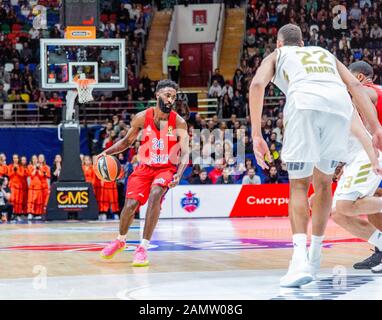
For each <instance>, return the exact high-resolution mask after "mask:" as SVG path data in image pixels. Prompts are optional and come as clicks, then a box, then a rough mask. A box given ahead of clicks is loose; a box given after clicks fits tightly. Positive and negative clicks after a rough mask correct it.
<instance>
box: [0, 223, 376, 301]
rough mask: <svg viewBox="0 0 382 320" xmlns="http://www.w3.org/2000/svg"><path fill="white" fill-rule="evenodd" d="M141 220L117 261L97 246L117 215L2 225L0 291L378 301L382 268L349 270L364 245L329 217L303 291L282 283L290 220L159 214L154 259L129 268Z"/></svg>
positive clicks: (18, 295)
mask: <svg viewBox="0 0 382 320" xmlns="http://www.w3.org/2000/svg"><path fill="white" fill-rule="evenodd" d="M143 223H144V222H143V221H135V222H134V224H133V226H132V228H131V229H130V232H129V237H128V244H129V246H128V248H127V250H126V251H125V252H122V253H121V254H119V255H117V256H116V257H115V258H114V259H113V260H102V259H101V258H100V257H99V251H100V250H101V248H102V247H103V246H104V245H105V243H107V242H108V241H110V240H112V239H114V238H115V236H116V234H117V232H118V223H117V222H114V221H113V222H75V221H72V222H62V223H29V224H27V223H26V224H7V225H0V256H1V264H2V267H1V268H0V299H47V298H48V299H88V298H90V299H323V298H325V299H353V298H361V299H382V275H381V277H380V276H379V275H375V274H372V273H371V272H369V271H368V270H366V271H356V270H353V269H352V265H353V263H354V262H358V261H360V260H362V259H364V258H365V257H367V256H369V255H370V253H371V252H370V251H369V249H370V248H371V247H370V245H369V244H367V243H365V242H360V241H359V240H358V239H355V238H354V237H352V236H351V235H350V234H348V233H347V232H345V231H344V230H343V229H341V228H340V227H338V226H337V225H336V224H335V223H333V222H332V221H331V222H330V223H329V225H328V228H327V232H326V243H325V248H324V249H323V261H322V268H323V269H322V273H321V274H320V280H319V281H317V282H315V283H312V284H310V285H308V286H306V288H303V289H280V288H279V279H280V277H281V276H283V275H284V274H285V272H286V269H287V267H288V264H289V259H290V257H291V252H292V250H291V242H290V238H291V233H290V228H289V221H288V219H286V218H245V219H239V218H237V219H226V218H218V219H176V220H160V221H159V223H158V226H157V230H156V232H155V233H154V237H153V241H152V242H151V248H150V251H149V257H150V261H151V265H150V266H149V267H146V268H132V267H131V266H130V263H131V261H132V251H133V250H134V248H135V246H136V245H137V243H138V239H139V238H140V234H141V233H142V231H143Z"/></svg>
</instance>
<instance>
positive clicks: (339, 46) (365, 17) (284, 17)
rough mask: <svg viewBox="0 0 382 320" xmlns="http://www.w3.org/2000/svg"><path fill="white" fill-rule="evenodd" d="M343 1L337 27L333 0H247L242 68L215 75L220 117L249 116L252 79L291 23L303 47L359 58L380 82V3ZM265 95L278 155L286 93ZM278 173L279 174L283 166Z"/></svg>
mask: <svg viewBox="0 0 382 320" xmlns="http://www.w3.org/2000/svg"><path fill="white" fill-rule="evenodd" d="M335 4H339V3H337V2H336V3H335ZM340 4H341V5H344V6H345V7H346V10H347V16H346V17H347V19H346V27H345V28H342V27H339V28H338V27H336V28H334V27H333V19H334V14H333V13H332V8H333V5H334V4H333V2H332V1H328V0H324V1H317V0H289V1H286V0H275V1H264V0H251V1H249V3H248V4H247V18H246V36H245V39H244V47H243V52H242V57H241V62H240V67H239V68H238V69H237V70H236V72H235V74H234V75H233V77H232V78H231V79H224V77H223V76H222V75H221V74H220V73H219V69H216V70H215V71H214V74H213V75H212V78H211V84H210V88H209V96H210V97H216V98H218V99H219V102H220V108H219V112H220V115H221V117H223V118H230V117H231V115H233V114H234V115H236V116H237V117H238V118H244V117H245V116H246V115H247V114H248V89H249V85H250V82H251V79H252V77H253V76H254V74H255V73H256V70H257V69H258V67H259V66H260V64H261V61H262V60H263V59H264V58H265V57H266V56H267V55H269V54H270V53H271V52H273V50H274V49H275V48H276V38H277V32H278V29H279V28H280V27H281V26H283V25H285V24H287V23H294V24H297V25H299V26H300V27H301V29H302V34H303V40H304V44H305V45H314V46H320V47H323V48H325V49H327V50H329V51H330V52H331V53H333V55H335V56H336V57H337V58H338V59H339V60H340V61H341V62H343V63H344V64H345V65H346V66H347V65H349V64H351V63H352V62H355V61H358V60H364V61H366V62H368V63H369V64H371V65H372V66H373V69H374V79H373V80H374V82H375V83H377V84H380V83H381V82H382V63H381V62H382V1H381V0H360V1H358V0H348V1H341V3H340ZM342 17H343V15H342ZM343 22H344V21H343ZM343 22H342V25H343ZM340 25H341V24H340ZM265 96H266V97H267V98H266V100H265V101H264V112H263V119H262V132H263V136H264V138H265V139H266V141H267V142H268V144H269V146H270V148H271V152H272V155H273V157H274V158H275V159H276V158H278V157H279V156H280V150H281V147H282V135H283V121H282V119H283V107H284V104H285V97H284V96H283V94H282V92H280V90H279V89H278V88H277V87H276V86H274V85H273V84H270V85H269V86H268V88H267V90H266V93H265ZM249 140H251V138H250V136H249ZM273 172H274V169H272V168H270V170H267V171H266V176H267V181H273V180H274V174H273ZM278 172H279V173H280V172H281V170H280V166H279V167H278Z"/></svg>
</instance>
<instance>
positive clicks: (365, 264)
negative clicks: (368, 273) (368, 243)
mask: <svg viewBox="0 0 382 320" xmlns="http://www.w3.org/2000/svg"><path fill="white" fill-rule="evenodd" d="M371 251H374V250H371ZM381 260H382V251H379V250H378V248H375V251H374V253H373V254H372V255H371V256H370V257H369V258H366V259H365V260H363V261H361V262H358V263H356V264H354V265H353V268H354V269H361V270H369V269H371V268H373V267H375V266H377V265H379V264H380V263H381Z"/></svg>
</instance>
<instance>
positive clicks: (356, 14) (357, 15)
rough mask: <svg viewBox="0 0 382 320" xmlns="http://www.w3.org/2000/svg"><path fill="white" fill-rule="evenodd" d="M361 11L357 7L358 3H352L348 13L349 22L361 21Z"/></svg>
mask: <svg viewBox="0 0 382 320" xmlns="http://www.w3.org/2000/svg"><path fill="white" fill-rule="evenodd" d="M361 15H362V10H361V9H360V8H359V6H358V2H354V4H353V7H352V8H351V10H350V13H349V20H354V21H359V20H360V19H361Z"/></svg>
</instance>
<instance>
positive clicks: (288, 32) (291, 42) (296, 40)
mask: <svg viewBox="0 0 382 320" xmlns="http://www.w3.org/2000/svg"><path fill="white" fill-rule="evenodd" d="M277 38H279V40H282V41H283V42H284V45H286V46H299V45H300V43H301V41H302V32H301V29H300V27H299V26H296V25H294V24H291V23H289V24H286V25H285V26H283V27H281V29H280V30H279V32H278V33H277Z"/></svg>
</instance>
